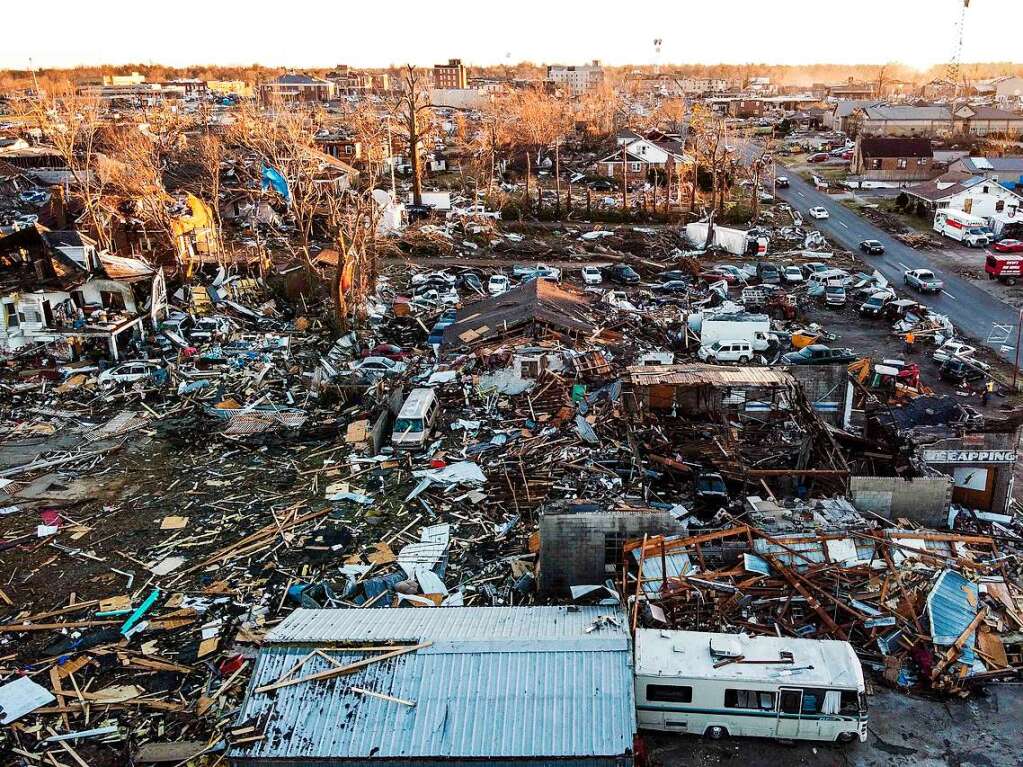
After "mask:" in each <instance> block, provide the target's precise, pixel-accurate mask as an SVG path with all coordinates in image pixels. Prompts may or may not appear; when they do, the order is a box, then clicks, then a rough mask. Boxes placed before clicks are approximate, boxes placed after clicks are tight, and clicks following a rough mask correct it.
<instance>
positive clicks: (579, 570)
mask: <svg viewBox="0 0 1023 767" xmlns="http://www.w3.org/2000/svg"><path fill="white" fill-rule="evenodd" d="M680 532H682V529H681V528H680V527H679V525H678V523H677V522H676V521H675V518H674V517H672V516H671V514H669V513H668V512H667V511H661V510H660V509H637V510H634V511H620V510H612V511H605V510H596V511H577V512H573V511H571V509H570V508H568V509H561V508H558V509H553V510H552V509H548V510H545V511H544V513H543V514H542V515H541V517H540V591H541V593H543V594H545V595H547V596H558V597H564V596H567V595H568V594H569V593H570V592H569V589H570V587H571V586H581V585H585V584H598V583H603V582H604V581H605V580H606V579H607V575H606V573H605V567H606V565H607V564H609V562H608V559H607V557H606V555H605V552H606V542H607V536H608V535H615V534H617V535H618V536H619V537H620V538H621V539H632V538H642V537H643V535H644V534H646V535H673V534H676V533H680ZM612 561H613V560H612Z"/></svg>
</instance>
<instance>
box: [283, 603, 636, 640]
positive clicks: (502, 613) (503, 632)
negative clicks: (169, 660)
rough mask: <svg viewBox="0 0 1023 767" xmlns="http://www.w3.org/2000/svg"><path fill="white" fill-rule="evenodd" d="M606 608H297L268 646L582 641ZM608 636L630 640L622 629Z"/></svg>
mask: <svg viewBox="0 0 1023 767" xmlns="http://www.w3.org/2000/svg"><path fill="white" fill-rule="evenodd" d="M601 615H607V608H600V607H593V606H585V607H582V606H580V607H568V606H565V607H530V608H528V609H527V608H522V607H460V608H457V609H454V608H453V609H445V610H429V609H427V610H395V609H391V608H383V609H375V610H301V609H300V610H295V611H294V612H293V613H291V615H289V616H288V617H287V618H285V619H284V621H283V622H282V623H281V624H280V625H279V626H277V628H275V629H274V630H273V631H271V632H270V633H269V634H267V635H266V638H265V640H264V643H284V642H287V643H307V644H316V643H330V642H339V641H343V642H353V641H357V642H387V641H406V642H422V641H441V640H479V639H484V640H487V639H493V640H502V639H513V640H515V641H517V642H524V641H527V640H532V639H535V640H539V639H565V638H569V637H572V638H578V637H579V636H583V635H585V631H586V629H587V628H589V627H590V626H591V625H592V624H593V621H594V620H596V619H597V618H599V617H600V616H601ZM601 633H602V634H603V635H604V636H609V635H612V634H613V635H616V636H619V637H626V636H628V632H627V631H626V630H625V628H624V627H622V628H620V629H615V628H613V627H609V628H606V629H602V630H601Z"/></svg>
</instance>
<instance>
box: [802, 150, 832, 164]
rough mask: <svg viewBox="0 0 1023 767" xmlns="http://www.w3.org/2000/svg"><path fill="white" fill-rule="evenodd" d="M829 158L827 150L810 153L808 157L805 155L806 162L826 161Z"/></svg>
mask: <svg viewBox="0 0 1023 767" xmlns="http://www.w3.org/2000/svg"><path fill="white" fill-rule="evenodd" d="M830 159H831V155H829V154H828V153H827V152H818V153H817V154H812V155H810V156H809V157H807V158H806V161H807V162H827V161H828V160H830Z"/></svg>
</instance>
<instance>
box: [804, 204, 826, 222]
mask: <svg viewBox="0 0 1023 767" xmlns="http://www.w3.org/2000/svg"><path fill="white" fill-rule="evenodd" d="M807 213H808V214H809V215H810V218H816V219H824V218H829V217H830V215H831V214H829V213H828V209H827V208H825V207H823V206H821V205H815V206H814V207H812V208H810V210H808V211H807Z"/></svg>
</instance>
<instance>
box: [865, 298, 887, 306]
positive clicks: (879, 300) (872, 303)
mask: <svg viewBox="0 0 1023 767" xmlns="http://www.w3.org/2000/svg"><path fill="white" fill-rule="evenodd" d="M883 303H884V299H883V298H868V299H867V306H880V305H881V304H883Z"/></svg>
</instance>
